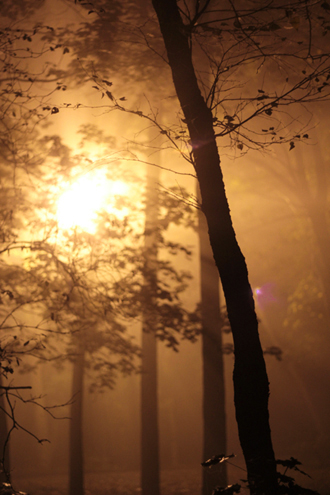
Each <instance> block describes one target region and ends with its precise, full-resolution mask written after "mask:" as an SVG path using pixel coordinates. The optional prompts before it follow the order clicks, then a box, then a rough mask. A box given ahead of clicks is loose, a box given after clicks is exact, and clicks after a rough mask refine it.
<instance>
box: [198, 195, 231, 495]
mask: <svg viewBox="0 0 330 495" xmlns="http://www.w3.org/2000/svg"><path fill="white" fill-rule="evenodd" d="M198 193H199V191H198ZM198 237H199V250H200V276H201V313H202V315H201V316H202V360H203V461H205V460H207V459H209V458H211V457H212V456H214V455H220V454H223V455H226V454H227V438H226V408H225V377H224V363H223V353H222V332H221V309H220V291H219V273H218V271H217V267H216V266H215V263H214V258H213V255H212V249H211V246H210V239H209V236H208V231H207V223H206V219H205V215H204V214H203V212H202V211H201V210H199V212H198ZM216 486H222V487H225V486H227V466H226V464H225V463H222V464H218V465H217V466H212V468H211V469H209V468H205V467H204V468H203V487H202V494H203V495H211V493H213V490H214V489H215V487H216Z"/></svg>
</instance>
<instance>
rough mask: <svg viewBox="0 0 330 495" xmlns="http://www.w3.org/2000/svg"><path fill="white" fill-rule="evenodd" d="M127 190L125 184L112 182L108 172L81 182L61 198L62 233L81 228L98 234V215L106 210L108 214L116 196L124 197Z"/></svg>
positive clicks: (75, 183)
mask: <svg viewBox="0 0 330 495" xmlns="http://www.w3.org/2000/svg"><path fill="white" fill-rule="evenodd" d="M126 192H127V186H126V184H125V183H124V182H122V181H115V182H111V181H109V180H108V179H107V177H106V174H105V171H101V170H99V171H98V172H94V173H93V175H91V174H88V175H84V176H82V177H80V178H79V179H77V180H76V181H75V182H74V183H73V184H71V185H70V186H69V187H68V188H66V190H65V191H64V192H63V194H62V195H61V196H60V198H59V200H58V204H57V219H58V225H59V227H60V228H61V229H71V228H74V227H80V228H81V229H82V230H84V231H85V232H88V233H90V234H94V233H95V230H96V218H97V212H98V211H99V210H101V209H102V208H104V209H106V210H107V211H108V212H110V211H112V210H113V209H114V208H113V207H112V206H111V203H112V197H113V196H114V195H123V194H125V193H126Z"/></svg>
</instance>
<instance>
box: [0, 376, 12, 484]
mask: <svg viewBox="0 0 330 495" xmlns="http://www.w3.org/2000/svg"><path fill="white" fill-rule="evenodd" d="M2 385H3V377H2V375H1V374H0V386H2ZM0 393H1V396H0V459H3V465H2V463H1V465H0V483H8V482H9V481H10V479H9V478H10V476H9V475H10V460H9V444H8V443H7V445H6V449H4V447H5V444H6V441H7V437H8V425H7V416H6V414H5V412H4V410H5V409H6V401H5V395H4V390H1V389H0Z"/></svg>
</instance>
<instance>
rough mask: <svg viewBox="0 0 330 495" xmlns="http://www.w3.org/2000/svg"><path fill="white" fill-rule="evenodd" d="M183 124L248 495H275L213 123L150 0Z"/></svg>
mask: <svg viewBox="0 0 330 495" xmlns="http://www.w3.org/2000/svg"><path fill="white" fill-rule="evenodd" d="M152 3H153V6H154V9H155V11H156V14H157V17H158V20H159V24H160V29H161V32H162V36H163V39H164V42H165V47H166V51H167V55H168V59H169V65H170V68H171V70H172V77H173V82H174V86H175V90H176V93H177V96H178V99H179V101H180V105H181V108H182V111H183V113H184V116H185V120H186V122H187V126H188V130H189V134H190V139H191V143H192V148H193V156H194V166H195V171H196V174H197V179H198V182H199V186H200V190H201V197H202V210H203V212H204V214H205V216H206V220H207V224H208V229H209V237H210V243H211V247H212V251H213V256H214V259H215V263H216V266H217V268H218V271H219V274H220V278H221V282H222V287H223V291H224V294H225V298H226V305H227V311H228V318H229V321H230V324H231V329H232V332H233V339H234V346H235V366H234V398H235V408H236V420H237V425H238V431H239V438H240V443H241V446H242V450H243V454H244V458H245V462H246V466H247V472H248V481H249V487H250V492H251V494H258V495H261V494H262V495H264V494H267V495H272V494H275V493H277V492H278V483H277V474H276V462H275V456H274V451H273V447H272V441H271V434H270V427H269V413H268V396H269V384H268V377H267V372H266V366H265V361H264V357H263V352H262V348H261V344H260V339H259V333H258V320H257V316H256V313H255V307H254V301H253V295H252V290H251V287H250V283H249V279H248V272H247V267H246V263H245V259H244V256H243V254H242V252H241V250H240V248H239V245H238V243H237V240H236V235H235V231H234V228H233V225H232V220H231V216H230V210H229V205H228V201H227V197H226V193H225V187H224V182H223V177H222V171H221V168H220V158H219V154H218V149H217V143H216V139H215V135H214V129H213V117H212V112H211V110H210V109H209V108H208V107H207V105H206V102H205V101H204V99H203V97H202V95H201V92H200V89H199V87H198V83H197V78H196V74H195V71H194V67H193V63H192V57H191V49H190V46H189V42H188V34H187V31H186V29H185V26H184V24H183V22H182V19H181V16H180V13H179V9H178V5H177V2H176V0H152Z"/></svg>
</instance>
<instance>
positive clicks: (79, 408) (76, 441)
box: [69, 344, 85, 495]
mask: <svg viewBox="0 0 330 495" xmlns="http://www.w3.org/2000/svg"><path fill="white" fill-rule="evenodd" d="M84 365H85V352H84V348H83V345H81V344H77V356H76V359H75V361H74V364H73V377H72V396H73V403H72V405H71V419H70V468H69V494H70V495H84V459H83V431H82V423H83V397H84V394H83V387H84Z"/></svg>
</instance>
